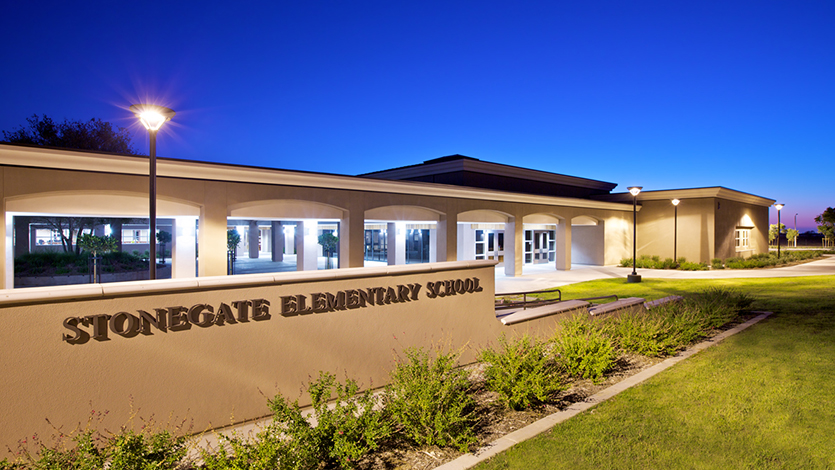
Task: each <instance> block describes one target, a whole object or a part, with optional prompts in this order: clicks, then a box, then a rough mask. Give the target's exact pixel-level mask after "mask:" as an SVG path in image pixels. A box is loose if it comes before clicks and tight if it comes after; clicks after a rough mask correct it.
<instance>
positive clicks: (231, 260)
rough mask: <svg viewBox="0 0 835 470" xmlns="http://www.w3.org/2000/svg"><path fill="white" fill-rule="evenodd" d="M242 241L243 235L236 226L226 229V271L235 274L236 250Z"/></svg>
mask: <svg viewBox="0 0 835 470" xmlns="http://www.w3.org/2000/svg"><path fill="white" fill-rule="evenodd" d="M240 243H241V236H240V234H238V231H237V230H235V229H234V228H230V229H228V230H226V259H227V261H226V262H227V266H226V273H227V274H235V257H236V256H235V250H236V249H237V248H238V245H239V244H240Z"/></svg>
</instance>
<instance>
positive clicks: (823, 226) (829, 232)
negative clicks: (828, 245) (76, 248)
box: [815, 207, 835, 240]
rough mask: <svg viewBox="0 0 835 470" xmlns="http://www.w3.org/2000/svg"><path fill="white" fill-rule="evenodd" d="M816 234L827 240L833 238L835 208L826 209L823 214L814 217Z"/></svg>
mask: <svg viewBox="0 0 835 470" xmlns="http://www.w3.org/2000/svg"><path fill="white" fill-rule="evenodd" d="M815 222H817V224H818V232H820V233H822V234H823V236H824V237H825V238H827V239H829V240H831V239H833V238H835V208H832V207H827V208H826V210H825V211H823V213H821V214H820V215H818V216H817V217H815Z"/></svg>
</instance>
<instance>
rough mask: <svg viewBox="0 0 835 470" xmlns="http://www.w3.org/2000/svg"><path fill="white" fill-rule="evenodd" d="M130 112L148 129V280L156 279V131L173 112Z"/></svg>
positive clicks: (139, 108) (146, 107)
mask: <svg viewBox="0 0 835 470" xmlns="http://www.w3.org/2000/svg"><path fill="white" fill-rule="evenodd" d="M130 110H131V112H133V114H135V115H136V117H138V118H139V122H141V123H142V125H143V126H145V129H148V134H150V136H151V148H150V152H148V153H149V157H150V170H149V172H148V173H149V175H148V176H149V180H150V187H149V189H148V200H149V210H148V221H149V222H150V223H149V225H150V231H149V240H148V244H149V245H150V247H149V248H150V249H149V250H148V252H149V254H150V255H151V260H150V268H149V272H148V278H149V279H156V278H157V243H156V238H157V131H158V130H159V129H160V127H162V125H163V124H165V123H166V122H168V121H169V120H170V119H171V118H172V117H174V114H175V113H174V111H173V110H172V109H169V108H166V107H164V106H157V105H155V104H134V105H131V107H130Z"/></svg>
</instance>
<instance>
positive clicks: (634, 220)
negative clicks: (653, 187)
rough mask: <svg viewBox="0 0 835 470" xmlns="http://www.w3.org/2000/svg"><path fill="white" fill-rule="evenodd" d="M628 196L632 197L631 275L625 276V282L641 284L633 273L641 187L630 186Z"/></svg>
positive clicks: (634, 272) (635, 273)
mask: <svg viewBox="0 0 835 470" xmlns="http://www.w3.org/2000/svg"><path fill="white" fill-rule="evenodd" d="M627 189H628V190H629V194H631V195H632V274H630V275H628V276H626V282H641V276H640V275H639V274H638V273H637V272H636V271H635V262H636V260H637V254H638V252H637V245H635V239H636V237H637V235H638V228H637V227H638V193H640V192H641V189H643V187H642V186H632V187H631V188H627Z"/></svg>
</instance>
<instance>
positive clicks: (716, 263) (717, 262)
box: [710, 258, 725, 269]
mask: <svg viewBox="0 0 835 470" xmlns="http://www.w3.org/2000/svg"><path fill="white" fill-rule="evenodd" d="M710 267H711V269H725V265H724V264H722V260H721V259H719V258H713V259H712V260H710Z"/></svg>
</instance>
